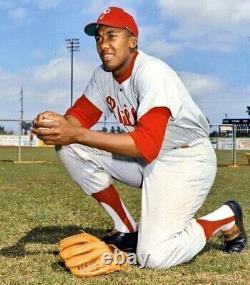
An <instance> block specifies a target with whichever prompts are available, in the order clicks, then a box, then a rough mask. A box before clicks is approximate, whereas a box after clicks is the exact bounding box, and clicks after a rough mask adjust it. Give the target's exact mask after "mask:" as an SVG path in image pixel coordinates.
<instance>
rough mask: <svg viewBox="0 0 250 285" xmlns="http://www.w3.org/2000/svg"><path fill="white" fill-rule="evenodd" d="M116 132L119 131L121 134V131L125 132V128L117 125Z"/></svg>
mask: <svg viewBox="0 0 250 285" xmlns="http://www.w3.org/2000/svg"><path fill="white" fill-rule="evenodd" d="M116 132H117V133H118V134H120V133H124V130H123V129H122V128H121V127H120V126H117V127H116Z"/></svg>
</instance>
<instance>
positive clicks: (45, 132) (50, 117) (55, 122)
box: [32, 111, 84, 145]
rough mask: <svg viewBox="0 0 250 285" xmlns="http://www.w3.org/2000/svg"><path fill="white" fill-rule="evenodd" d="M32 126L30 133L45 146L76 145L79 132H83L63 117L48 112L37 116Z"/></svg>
mask: <svg viewBox="0 0 250 285" xmlns="http://www.w3.org/2000/svg"><path fill="white" fill-rule="evenodd" d="M32 126H33V129H32V132H33V133H34V134H36V135H37V137H38V138H39V139H41V140H43V141H44V143H45V144H47V145H68V144H71V143H77V142H78V141H77V138H78V134H79V132H82V131H83V130H84V128H82V127H80V126H76V125H73V124H72V123H70V122H69V121H68V120H66V119H65V118H64V116H62V115H59V114H57V113H54V112H50V111H46V112H43V113H40V114H38V115H37V117H36V118H35V119H34V120H33V122H32Z"/></svg>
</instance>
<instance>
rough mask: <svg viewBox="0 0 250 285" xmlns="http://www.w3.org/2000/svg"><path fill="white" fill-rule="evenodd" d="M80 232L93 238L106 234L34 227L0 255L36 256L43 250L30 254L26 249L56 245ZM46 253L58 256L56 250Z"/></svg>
mask: <svg viewBox="0 0 250 285" xmlns="http://www.w3.org/2000/svg"><path fill="white" fill-rule="evenodd" d="M80 232H87V233H89V234H92V235H94V236H97V237H99V238H101V237H102V236H103V235H104V234H105V233H106V232H105V231H103V230H100V229H92V228H81V227H77V226H74V225H72V226H64V227H60V226H46V227H35V228H34V229H32V230H31V231H29V232H28V233H27V234H26V235H25V236H24V237H22V238H21V239H20V240H18V241H17V243H16V244H14V245H12V246H9V247H5V248H2V249H0V255H2V256H7V257H25V256H27V255H36V254H40V253H41V252H44V250H41V251H39V250H36V251H32V252H30V251H29V250H27V249H26V247H27V246H29V245H31V244H43V245H45V244H48V245H53V244H57V243H58V242H59V241H60V240H61V239H63V238H65V237H68V236H71V235H74V234H78V233H80ZM46 253H50V254H58V251H56V250H47V251H46Z"/></svg>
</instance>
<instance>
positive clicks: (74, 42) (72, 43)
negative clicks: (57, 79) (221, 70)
mask: <svg viewBox="0 0 250 285" xmlns="http://www.w3.org/2000/svg"><path fill="white" fill-rule="evenodd" d="M65 41H66V46H67V49H68V50H69V51H70V53H71V76H70V78H71V80H70V106H72V105H73V76H74V75H73V54H74V52H75V51H79V50H80V49H79V48H80V43H79V39H66V40H65Z"/></svg>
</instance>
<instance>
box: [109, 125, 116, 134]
mask: <svg viewBox="0 0 250 285" xmlns="http://www.w3.org/2000/svg"><path fill="white" fill-rule="evenodd" d="M110 132H111V133H113V134H114V133H115V127H114V126H112V127H111V129H110Z"/></svg>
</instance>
